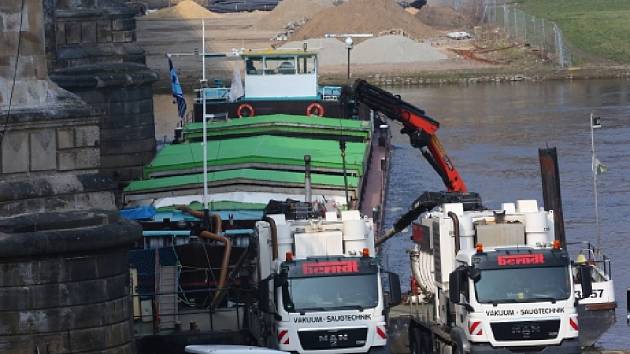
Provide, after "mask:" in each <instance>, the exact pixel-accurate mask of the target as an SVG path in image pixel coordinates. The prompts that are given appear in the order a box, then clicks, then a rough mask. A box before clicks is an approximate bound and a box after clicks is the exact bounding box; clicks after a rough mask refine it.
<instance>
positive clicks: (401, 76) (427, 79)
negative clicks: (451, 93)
mask: <svg viewBox="0 0 630 354" xmlns="http://www.w3.org/2000/svg"><path fill="white" fill-rule="evenodd" d="M351 70H352V74H351V78H350V79H351V82H352V81H354V80H355V79H357V78H362V79H365V80H367V81H369V82H370V83H373V84H376V85H379V86H385V87H423V86H433V85H468V84H479V83H501V82H518V81H530V82H537V81H547V80H596V79H630V65H625V66H624V65H619V66H588V67H572V68H553V67H549V66H541V67H533V68H517V67H487V66H484V67H472V68H463V69H462V68H456V67H453V68H450V69H418V70H416V71H404V70H403V71H401V70H400V68H399V67H397V66H387V65H379V66H378V67H374V66H352V67H351ZM214 74H218V76H217V77H223V78H224V79H226V80H228V79H227V78H228V75H229V72H215V73H214ZM180 81H181V83H182V87H183V88H184V91H186V92H192V91H193V90H194V89H196V88H198V87H199V76H194V75H184V76H182V75H180ZM346 81H347V73H346V71H345V68H344V70H343V71H342V70H331V71H324V72H322V73H321V74H320V83H321V84H324V85H326V84H331V85H332V84H337V85H338V84H340V83H345V82H346ZM228 82H229V80H228ZM170 89H171V88H170V86H169V83H168V82H164V81H163V80H161V81H160V82H158V83H156V85H155V87H154V92H155V93H169V92H170Z"/></svg>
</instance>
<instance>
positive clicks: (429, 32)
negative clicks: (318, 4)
mask: <svg viewBox="0 0 630 354" xmlns="http://www.w3.org/2000/svg"><path fill="white" fill-rule="evenodd" d="M392 30H395V31H397V32H400V31H402V32H404V33H405V34H407V35H408V36H410V37H413V38H415V39H424V38H428V37H430V36H433V35H435V32H434V30H433V29H432V28H431V27H429V26H427V25H425V24H423V23H422V22H421V21H420V20H418V19H417V18H415V17H414V16H413V15H411V14H409V13H407V12H405V10H403V8H402V7H400V6H398V4H396V3H395V2H394V1H392V0H349V1H348V2H346V3H344V4H342V5H339V6H336V7H333V8H328V9H325V10H323V11H320V12H319V13H317V14H316V15H315V16H313V18H312V19H311V20H310V21H309V22H307V23H306V24H305V25H304V26H303V27H302V28H300V29H299V30H298V31H297V32H296V33H295V34H294V35H293V36H292V37H291V39H293V40H302V39H307V38H319V37H323V36H324V34H326V33H372V34H374V35H379V34H381V33H382V32H387V33H389V32H390V31H392Z"/></svg>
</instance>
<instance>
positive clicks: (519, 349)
mask: <svg viewBox="0 0 630 354" xmlns="http://www.w3.org/2000/svg"><path fill="white" fill-rule="evenodd" d="M479 205H480V201H479ZM464 209H465V208H464V204H463V203H444V204H441V205H439V206H438V207H436V208H434V209H433V210H431V211H426V212H424V213H422V214H421V215H420V218H419V221H417V222H415V223H414V224H413V232H412V239H413V240H414V241H415V245H414V249H413V250H411V251H410V258H411V268H412V275H413V276H412V288H411V293H410V297H409V306H410V314H411V319H410V325H409V341H410V348H411V352H412V353H525V352H527V353H580V343H579V340H578V334H579V322H578V314H577V307H576V304H577V300H578V299H577V298H576V295H575V293H574V291H573V283H574V279H573V275H572V271H571V261H570V258H569V255H568V253H567V251H566V250H563V249H561V248H560V243H559V242H558V241H556V240H554V236H553V235H554V218H553V211H545V210H543V209H542V208H541V209H539V208H538V205H537V202H536V201H535V200H518V201H516V203H504V204H502V207H501V209H499V210H483V209H482V208H475V210H464ZM577 268H578V270H579V271H578V272H577V278H581V279H579V280H578V281H579V282H580V283H581V286H582V290H583V291H582V296H583V297H589V296H590V294H591V277H590V270H589V269H588V267H579V266H578V267H577Z"/></svg>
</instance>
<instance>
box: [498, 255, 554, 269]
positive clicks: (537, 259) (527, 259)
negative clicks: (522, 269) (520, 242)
mask: <svg viewBox="0 0 630 354" xmlns="http://www.w3.org/2000/svg"><path fill="white" fill-rule="evenodd" d="M497 263H499V265H500V266H514V265H530V264H544V263H545V255H543V254H540V253H538V254H518V255H513V256H499V257H497Z"/></svg>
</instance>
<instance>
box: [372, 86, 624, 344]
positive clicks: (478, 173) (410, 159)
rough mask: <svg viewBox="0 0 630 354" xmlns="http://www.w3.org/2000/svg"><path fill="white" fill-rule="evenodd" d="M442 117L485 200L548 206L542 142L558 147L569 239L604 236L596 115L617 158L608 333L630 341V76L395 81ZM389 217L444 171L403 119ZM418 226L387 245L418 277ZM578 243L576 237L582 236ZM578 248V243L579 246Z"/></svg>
mask: <svg viewBox="0 0 630 354" xmlns="http://www.w3.org/2000/svg"><path fill="white" fill-rule="evenodd" d="M396 91H397V92H396V93H398V94H400V95H401V96H402V98H403V99H405V100H407V101H408V102H410V103H412V104H414V105H417V106H419V107H422V108H423V109H425V110H426V111H427V114H429V115H430V116H432V117H434V118H435V119H437V120H438V121H439V122H440V123H441V128H440V130H439V132H438V135H439V137H440V140H441V141H442V143H443V144H444V146H445V148H446V150H447V151H448V153H449V156H450V157H451V158H452V160H453V161H454V164H455V166H456V167H457V168H458V170H459V171H460V173H461V174H462V176H463V178H464V181H465V182H466V184H467V186H468V189H469V190H470V191H475V192H479V193H480V194H481V196H482V199H483V201H484V204H485V206H487V207H496V208H498V207H499V206H500V203H501V202H511V201H515V200H516V199H537V200H538V201H539V205H540V206H542V189H541V179H540V168H539V165H538V148H539V147H546V146H550V147H552V146H555V147H557V148H558V160H559V165H560V178H561V183H562V186H561V190H562V197H563V208H564V218H565V224H566V225H565V228H566V233H567V239H568V241H569V242H574V241H591V242H593V243H596V242H597V227H596V222H595V208H594V198H593V197H594V193H593V179H592V174H591V134H590V127H589V124H590V123H589V115H590V113H591V112H594V113H595V114H596V115H599V116H601V118H602V128H601V129H598V130H595V146H596V149H597V156H598V158H599V160H600V161H601V162H603V163H604V164H606V165H607V166H608V172H607V173H606V174H603V175H601V176H598V192H599V193H598V199H599V200H598V204H599V214H600V225H601V226H600V230H601V234H600V235H601V246H602V248H603V249H604V252H605V253H606V254H607V255H608V256H610V257H611V258H612V260H613V266H612V268H613V278H614V280H615V287H616V298H617V303H618V309H617V323H616V325H615V326H614V327H613V328H611V329H610V330H609V331H608V333H606V334H605V335H604V336H603V337H602V338H601V340H600V342H599V345H600V346H602V347H604V348H606V349H624V348H625V349H630V327H629V326H627V325H626V320H625V317H626V294H625V291H626V288H627V287H628V286H630V257H628V250H629V249H630V248H629V247H628V246H630V241H629V240H628V237H629V236H630V230H629V226H630V222H629V221H628V217H629V214H630V150H629V148H630V81H622V80H596V81H573V82H571V81H548V82H542V83H525V82H518V83H513V84H496V85H495V84H485V85H475V86H444V87H430V88H420V89H417V88H416V89H400V90H396ZM393 130H394V143H395V148H394V151H393V156H392V161H391V174H390V184H389V194H388V197H387V206H386V207H387V209H386V215H385V218H386V223H385V225H386V227H388V226H390V225H391V224H392V223H393V222H394V221H395V220H396V218H397V217H399V216H400V215H402V214H403V213H404V211H406V210H407V208H408V207H409V205H410V204H411V202H412V201H413V200H414V199H415V198H416V197H417V196H419V195H420V194H421V192H422V191H425V190H443V189H444V187H443V185H442V183H441V180H440V179H439V178H438V176H437V174H436V173H435V172H434V171H433V170H432V169H431V167H430V166H429V164H428V163H426V162H425V160H424V159H423V158H422V156H421V155H420V153H419V152H418V151H417V150H415V149H413V148H412V147H411V146H410V145H409V144H408V140H407V138H406V136H401V135H400V134H398V132H397V131H396V130H397V129H396V127H394V129H393ZM409 236H410V232H408V231H407V232H405V233H403V234H402V235H399V236H397V238H395V239H392V240H390V241H389V242H388V243H386V244H385V245H384V249H383V251H384V252H383V258H384V264H385V265H386V266H387V268H388V269H390V270H393V271H396V272H399V273H400V275H401V280H402V282H403V286H404V285H407V287H408V284H404V283H405V282H406V280H407V279H409V273H410V272H409V261H408V257H407V255H406V253H405V250H406V249H409V248H411V247H412V244H411V241H409ZM576 247H577V246H576ZM570 251H571V253H572V255H575V254H576V252H577V248H575V249H572V248H570Z"/></svg>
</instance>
